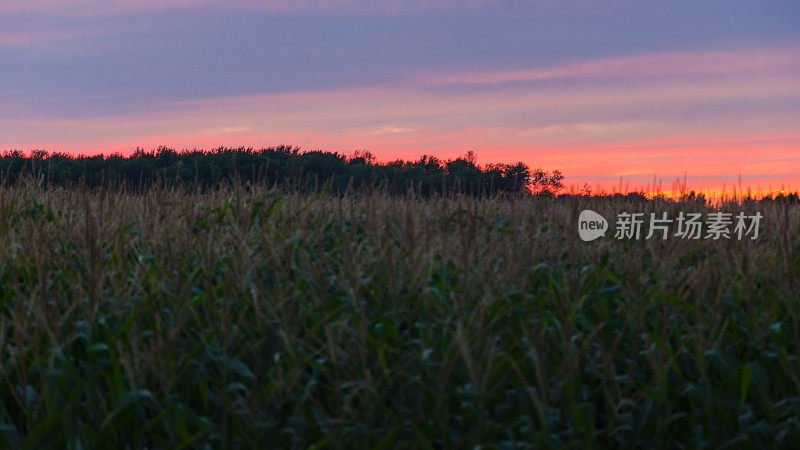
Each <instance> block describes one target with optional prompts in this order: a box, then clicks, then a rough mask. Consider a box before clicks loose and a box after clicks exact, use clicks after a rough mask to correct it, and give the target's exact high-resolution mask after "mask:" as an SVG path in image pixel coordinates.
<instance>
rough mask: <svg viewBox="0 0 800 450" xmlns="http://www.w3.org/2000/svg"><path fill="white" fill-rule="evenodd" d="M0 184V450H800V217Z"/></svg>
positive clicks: (773, 207) (769, 211)
mask: <svg viewBox="0 0 800 450" xmlns="http://www.w3.org/2000/svg"><path fill="white" fill-rule="evenodd" d="M586 208H591V209H593V210H595V211H598V212H600V213H603V214H604V215H606V217H612V216H613V215H614V214H616V213H618V212H621V211H628V212H632V211H635V212H646V213H649V212H658V213H660V212H663V211H668V212H669V213H670V215H671V216H673V217H674V216H676V215H677V213H678V211H681V210H697V211H703V212H705V211H707V210H708V207H707V206H704V205H699V204H690V203H674V202H667V201H664V200H657V201H641V200H638V201H634V200H625V199H617V200H614V199H597V198H588V197H587V198H571V199H563V198H561V199H557V198H552V197H525V198H509V199H475V198H461V197H455V198H434V199H423V198H416V197H414V196H413V195H407V196H405V197H403V196H390V195H381V194H362V195H358V196H355V195H345V196H330V195H310V194H297V193H280V192H278V191H271V190H267V189H266V188H258V187H248V188H245V187H230V188H220V189H216V190H211V191H208V192H205V193H195V192H187V191H185V190H181V189H159V188H153V189H149V190H147V191H145V192H144V193H138V194H136V193H125V192H121V191H115V190H97V191H91V192H90V191H87V190H85V189H78V188H56V189H52V190H45V189H43V188H40V187H37V186H36V185H33V184H21V185H18V186H13V187H3V188H0V232H2V236H3V239H2V241H0V352H2V353H0V364H2V366H1V367H0V446H2V447H11V448H22V447H28V448H30V447H53V448H59V447H61V448H67V447H69V448H98V447H100V448H104V447H109V448H124V447H126V445H127V446H130V447H131V448H140V447H151V448H153V447H154V448H173V447H174V448H181V446H188V447H201V448H202V447H204V446H205V444H210V446H211V447H213V448H236V447H244V448H269V447H272V446H286V447H308V446H316V447H326V446H329V447H335V448H340V447H347V448H352V447H356V448H362V447H387V448H392V447H398V446H399V447H421V448H425V447H434V448H441V447H446V448H449V447H465V448H466V447H469V448H472V447H474V446H476V445H484V446H489V447H496V446H500V447H504V448H517V447H535V448H543V447H544V448H547V447H562V446H569V447H586V446H595V447H619V446H623V447H629V446H636V447H641V446H647V447H668V448H674V447H680V446H689V447H695V448H701V447H715V448H716V447H722V446H725V445H729V446H732V447H735V448H739V447H753V448H766V447H785V448H798V447H800V419H798V416H800V362H799V360H798V358H799V357H800V321H799V319H800V287H798V279H797V278H798V275H800V269H798V267H799V266H798V265H799V264H800V206H797V205H794V206H792V205H790V204H788V203H787V202H772V203H768V204H767V203H764V204H757V205H754V204H753V205H728V206H723V209H726V210H730V211H732V212H737V211H739V210H743V211H748V212H755V211H759V212H760V213H761V214H763V215H764V219H763V221H762V226H761V235H760V236H759V238H758V239H756V240H752V241H751V240H741V241H739V240H736V239H731V240H719V241H711V240H697V241H694V240H684V239H679V238H673V239H668V240H666V241H662V240H638V241H637V240H616V239H613V237H611V235H608V236H607V237H606V238H601V239H599V240H597V241H593V242H582V241H581V240H579V239H578V235H577V231H576V220H577V217H578V213H579V212H580V211H581V210H583V209H586Z"/></svg>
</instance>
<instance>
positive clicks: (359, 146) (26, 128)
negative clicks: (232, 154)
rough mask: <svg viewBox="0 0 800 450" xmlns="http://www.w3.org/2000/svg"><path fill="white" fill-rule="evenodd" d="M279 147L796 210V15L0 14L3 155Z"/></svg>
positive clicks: (363, 4)
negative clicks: (780, 193)
mask: <svg viewBox="0 0 800 450" xmlns="http://www.w3.org/2000/svg"><path fill="white" fill-rule="evenodd" d="M278 144H292V145H296V146H300V147H302V148H303V149H306V150H311V149H327V150H333V151H340V152H343V153H351V152H353V151H354V150H369V151H371V152H372V153H373V154H374V155H376V156H377V157H378V159H379V160H383V161H387V160H393V159H397V158H402V159H417V158H419V157H420V156H421V155H423V154H428V155H435V156H438V157H440V158H445V159H446V158H452V157H456V156H459V155H463V154H465V153H466V152H467V151H468V150H472V151H474V152H475V153H476V154H477V157H478V161H479V162H480V163H488V162H512V161H519V160H521V161H524V162H526V163H528V164H530V165H531V166H533V167H541V168H544V169H561V170H562V171H563V172H564V174H565V175H566V176H567V180H566V181H567V183H568V184H573V185H576V186H577V185H582V184H583V183H584V182H588V183H589V184H590V185H592V186H601V187H604V188H606V189H608V190H611V189H613V187H614V186H618V185H619V180H620V177H622V178H623V182H624V183H626V184H627V183H630V185H631V186H644V185H645V184H646V183H652V181H653V178H654V176H655V177H657V179H661V180H663V187H664V189H665V190H668V189H669V186H670V184H671V182H672V181H673V180H675V179H676V178H677V177H681V178H682V177H683V175H684V174H686V176H687V178H688V183H689V185H691V186H692V187H697V188H702V189H709V190H712V191H716V190H719V189H720V188H721V187H722V186H723V184H725V185H726V186H730V185H731V184H733V183H736V184H737V185H738V180H739V177H740V176H741V179H742V183H743V185H745V186H748V185H749V186H751V187H752V188H753V189H759V188H760V189H761V190H764V191H766V190H768V189H770V188H771V189H773V190H775V189H780V188H781V187H786V188H793V189H800V2H797V1H766V0H765V1H742V0H725V1H699V0H693V1H647V0H645V1H622V0H620V1H611V0H609V1H570V0H566V1H556V0H529V1H522V0H466V1H455V0H406V1H386V0H331V1H324V0H319V1H310V0H294V1H292V0H266V1H251V0H241V1H231V2H221V1H210V0H197V1H192V0H143V1H133V0H124V1H123V0H106V1H99V0H76V1H61V0H28V1H20V0H0V150H13V149H19V150H22V151H29V150H32V149H44V150H48V151H51V152H52V151H62V152H69V153H74V154H79V153H82V154H96V153H106V154H108V153H114V152H120V153H123V154H126V153H130V152H132V151H133V150H134V149H135V148H136V147H137V146H139V147H143V148H146V149H152V148H155V147H157V146H159V145H166V146H170V147H174V148H177V149H184V148H212V147H216V146H252V147H258V148H260V147H266V146H274V145H278Z"/></svg>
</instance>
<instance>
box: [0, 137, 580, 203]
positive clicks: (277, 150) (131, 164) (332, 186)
mask: <svg viewBox="0 0 800 450" xmlns="http://www.w3.org/2000/svg"><path fill="white" fill-rule="evenodd" d="M21 177H35V178H38V179H40V180H41V181H42V182H43V183H45V184H46V185H61V186H63V185H85V186H88V187H100V186H125V187H126V188H132V189H136V188H145V187H148V186H152V185H154V184H158V183H180V184H190V185H193V186H198V187H201V188H209V187H213V186H216V185H219V184H220V183H229V182H242V183H264V184H268V185H277V186H283V187H289V188H296V189H309V190H311V189H313V190H319V189H324V190H328V191H331V192H344V191H350V190H362V189H372V188H382V189H386V190H388V191H390V192H396V193H405V192H406V191H408V190H409V189H413V190H414V191H416V192H417V193H418V194H421V195H433V194H447V193H458V194H468V195H475V196H479V195H498V194H500V195H502V194H531V193H534V194H535V193H557V192H558V191H560V190H562V189H563V188H564V185H563V182H562V180H563V178H564V177H563V175H562V174H561V172H559V171H558V170H554V171H552V172H549V171H544V170H541V169H531V168H530V167H529V166H528V165H526V164H525V163H522V162H517V163H513V164H489V165H486V166H479V165H478V164H476V162H475V155H474V154H473V153H472V152H468V153H467V154H466V155H465V156H462V157H458V158H455V159H451V160H446V161H444V160H441V159H438V158H436V157H434V156H428V155H425V156H422V157H421V158H419V159H418V160H416V161H403V160H396V161H391V162H386V163H382V162H378V161H377V160H376V159H375V157H374V156H373V155H372V154H370V153H369V152H366V151H357V152H355V153H354V154H352V155H344V154H340V153H337V152H331V151H320V150H313V151H301V149H300V148H299V147H293V146H287V145H281V146H277V147H269V148H262V149H258V150H255V149H253V148H225V147H220V148H216V149H213V150H210V151H207V150H183V151H176V150H175V149H172V148H168V147H159V148H157V149H155V150H149V151H147V150H144V149H141V148H137V149H136V151H135V152H133V153H132V154H131V155H130V156H123V155H120V154H112V155H107V156H106V155H97V156H72V155H68V154H65V153H48V152H46V151H43V150H35V151H33V152H31V153H30V154H28V155H26V154H24V153H22V152H20V151H10V152H6V153H4V154H2V155H0V179H1V180H2V183H14V182H16V181H17V180H19V179H20V178H21Z"/></svg>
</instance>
